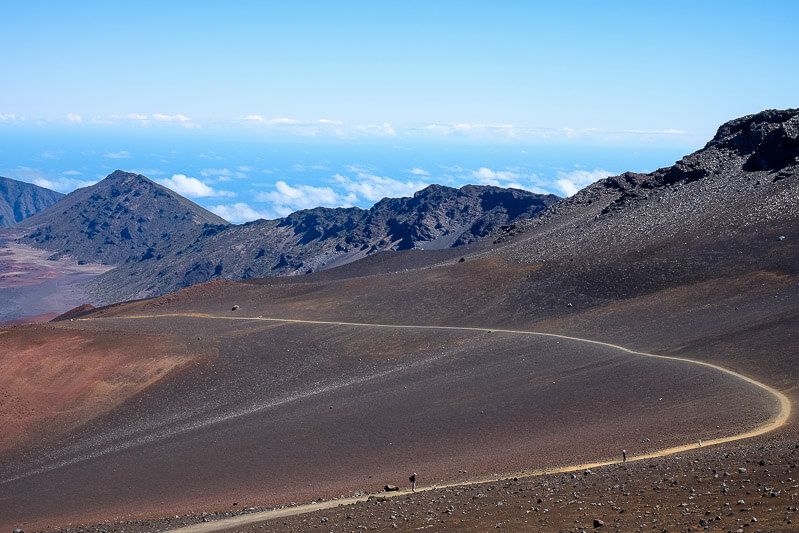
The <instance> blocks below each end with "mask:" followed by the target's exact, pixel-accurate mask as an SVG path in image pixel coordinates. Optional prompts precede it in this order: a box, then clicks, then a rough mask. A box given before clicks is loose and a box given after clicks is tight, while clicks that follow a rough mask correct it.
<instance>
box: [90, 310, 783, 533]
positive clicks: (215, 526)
mask: <svg viewBox="0 0 799 533" xmlns="http://www.w3.org/2000/svg"><path fill="white" fill-rule="evenodd" d="M170 317H171V318H180V317H183V318H200V319H206V320H240V321H265V322H279V323H290V324H320V325H333V326H354V327H370V328H393V329H429V330H454V331H478V332H486V333H491V332H494V333H507V334H513V335H531V336H540V337H554V338H559V339H568V340H572V341H578V342H584V343H587V344H595V345H599V346H606V347H609V348H613V349H616V350H619V351H622V352H624V353H628V354H630V355H634V356H639V357H650V358H654V359H666V360H672V361H680V362H683V363H689V364H694V365H698V366H702V367H705V368H711V369H713V370H715V371H718V372H721V373H723V374H727V375H729V376H732V377H734V378H736V379H739V380H741V381H743V382H745V383H748V384H750V385H752V386H754V387H757V388H760V389H762V390H764V391H766V392H768V393H769V394H770V395H771V396H772V397H773V398H774V399H775V400H776V401H777V403H778V405H779V409H778V411H777V412H776V413H775V414H774V415H773V416H772V417H771V418H770V419H768V420H767V421H766V422H764V423H763V424H761V425H759V426H757V427H755V428H753V429H750V430H748V431H745V432H743V433H737V434H735V435H730V436H727V437H719V438H716V439H711V440H707V441H703V442H702V444H701V445H700V444H699V443H698V442H692V443H689V444H684V445H681V446H672V447H670V448H665V449H662V450H658V451H654V452H651V453H647V454H640V455H634V456H628V458H627V461H628V462H632V461H643V460H647V459H654V458H658V457H666V456H668V455H674V454H678V453H682V452H687V451H690V450H695V449H697V448H699V447H700V446H701V447H703V448H706V447H708V446H714V445H718V444H723V443H727V442H734V441H739V440H744V439H749V438H752V437H757V436H759V435H763V434H765V433H769V432H771V431H774V430H775V429H778V428H780V427H782V426H784V425H785V424H786V422H787V421H788V418H789V417H790V414H791V400H790V399H789V398H788V397H787V396H786V395H785V394H783V393H782V392H780V391H778V390H777V389H775V388H773V387H771V386H769V385H767V384H765V383H762V382H760V381H757V380H755V379H753V378H750V377H749V376H745V375H743V374H740V373H738V372H735V371H733V370H730V369H728V368H724V367H722V366H719V365H714V364H713V363H707V362H704V361H696V360H693V359H688V358H685V357H675V356H671V355H657V354H652V353H646V352H638V351H635V350H631V349H629V348H625V347H624V346H619V345H617V344H611V343H608V342H601V341H595V340H590V339H582V338H579V337H570V336H568V335H559V334H557V333H541V332H536V331H525V330H516V329H499V328H481V327H469V326H429V325H402V324H400V325H397V324H370V323H364V322H338V321H328V320H300V319H291V318H264V317H243V316H218V315H209V314H204V313H168V314H154V315H131V316H122V317H108V318H85V319H79V320H86V321H90V320H143V319H154V318H170ZM620 463H622V461H621V460H619V459H606V460H600V461H596V462H593V463H585V464H577V465H565V466H558V467H553V468H549V469H542V470H528V471H524V472H518V473H516V474H506V475H504V476H502V477H488V478H483V479H472V480H468V481H458V482H456V483H450V484H439V485H431V486H426V487H420V488H417V489H416V492H426V491H430V490H435V489H442V488H450V487H459V486H466V485H477V484H481V483H490V482H494V481H502V480H504V479H511V478H514V477H515V478H529V477H534V476H542V475H545V474H560V473H567V472H574V471H580V470H585V469H588V468H598V467H601V466H608V465H614V464H620ZM408 493H409V491H399V492H393V493H386V494H383V493H381V494H380V495H379V496H375V495H373V496H372V497H380V498H394V497H397V496H405V495H407V494H408ZM368 498H369V497H368V496H361V497H353V498H342V499H338V500H329V501H325V502H316V503H309V504H304V505H296V506H292V507H284V508H279V509H272V510H269V511H262V512H256V513H250V514H246V515H239V516H234V517H231V518H225V519H222V520H215V521H212V522H206V523H201V524H194V525H190V526H186V527H183V528H179V529H175V530H173V532H174V533H205V532H209V531H221V530H225V529H234V528H236V527H240V526H244V525H247V524H253V523H257V522H263V521H266V520H273V519H277V518H283V517H287V516H294V515H299V514H305V513H312V512H314V511H320V510H324V509H331V508H334V507H339V506H343V505H352V504H355V503H358V502H362V501H367V500H368Z"/></svg>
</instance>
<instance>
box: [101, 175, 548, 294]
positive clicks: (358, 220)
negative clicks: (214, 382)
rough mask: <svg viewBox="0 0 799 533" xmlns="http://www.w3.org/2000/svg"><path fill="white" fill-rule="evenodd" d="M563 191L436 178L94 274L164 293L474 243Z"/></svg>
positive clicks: (218, 231) (212, 236) (111, 288)
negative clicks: (366, 203)
mask: <svg viewBox="0 0 799 533" xmlns="http://www.w3.org/2000/svg"><path fill="white" fill-rule="evenodd" d="M558 199H559V198H558V197H557V196H553V195H540V194H535V193H531V192H528V191H522V190H515V189H502V188H499V187H489V186H474V185H467V186H465V187H462V188H460V189H454V188H451V187H444V186H441V185H431V186H429V187H427V188H425V189H424V190H421V191H419V192H417V193H416V194H414V195H413V196H412V197H408V198H385V199H383V200H381V201H379V202H378V203H376V204H375V205H374V206H373V207H372V208H371V209H361V208H358V207H351V208H335V209H330V208H322V207H318V208H315V209H307V210H303V211H298V212H296V213H292V214H290V215H288V216H287V217H285V218H282V219H278V220H258V221H255V222H250V223H247V224H244V225H240V226H232V225H231V226H208V227H206V229H205V230H204V231H202V232H201V233H200V234H199V236H197V238H196V239H195V240H194V241H192V242H190V243H188V244H187V245H186V246H185V247H172V248H171V249H170V251H169V252H168V253H163V252H162V253H161V254H159V255H160V256H156V258H155V259H154V260H153V261H149V262H136V261H128V262H127V263H125V264H123V265H121V266H120V267H119V268H117V269H114V270H113V271H111V272H109V273H107V274H105V275H103V276H101V277H100V278H98V279H97V280H96V282H95V286H96V287H97V292H98V294H100V295H101V296H104V297H106V298H107V299H108V300H121V299H125V298H130V297H144V296H151V295H155V294H162V293H165V292H169V291H172V290H175V289H178V288H181V287H186V286H189V285H193V284H195V283H200V282H203V281H207V280H210V279H216V278H226V279H250V278H257V277H267V276H276V275H292V274H304V273H307V272H314V271H318V270H322V269H326V268H330V267H333V266H338V265H342V264H345V263H348V262H351V261H354V260H356V259H360V258H362V257H366V256H368V255H371V254H374V253H376V252H379V251H384V250H408V249H413V248H419V249H441V248H450V247H453V246H459V245H462V244H466V243H471V242H474V241H477V240H479V239H480V238H482V237H484V236H486V235H488V234H490V233H492V232H494V231H496V230H497V229H498V228H499V227H500V226H502V225H506V224H508V223H509V222H516V221H518V220H526V219H528V218H530V217H533V216H535V215H536V213H538V212H540V211H542V210H543V209H545V208H546V207H547V206H549V205H551V204H553V203H555V202H556V201H557V200H558Z"/></svg>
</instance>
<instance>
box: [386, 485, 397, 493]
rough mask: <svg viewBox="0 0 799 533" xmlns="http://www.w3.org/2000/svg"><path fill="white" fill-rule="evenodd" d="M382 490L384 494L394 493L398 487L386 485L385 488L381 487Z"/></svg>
mask: <svg viewBox="0 0 799 533" xmlns="http://www.w3.org/2000/svg"><path fill="white" fill-rule="evenodd" d="M383 490H384V491H386V492H394V491H398V490H399V487H397V486H396V485H386V486H385V487H383Z"/></svg>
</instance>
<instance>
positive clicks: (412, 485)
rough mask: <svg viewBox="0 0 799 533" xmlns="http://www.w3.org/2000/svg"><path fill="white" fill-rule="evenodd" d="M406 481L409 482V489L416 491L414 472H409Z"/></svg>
mask: <svg viewBox="0 0 799 533" xmlns="http://www.w3.org/2000/svg"><path fill="white" fill-rule="evenodd" d="M408 481H410V482H411V491H412V492H416V472H414V473H413V474H411V477H409V478H408Z"/></svg>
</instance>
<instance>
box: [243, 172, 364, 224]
mask: <svg viewBox="0 0 799 533" xmlns="http://www.w3.org/2000/svg"><path fill="white" fill-rule="evenodd" d="M255 199H256V200H258V201H259V202H268V203H269V204H271V208H272V210H273V211H274V212H275V213H277V214H279V215H281V216H286V215H288V214H289V213H292V212H294V211H297V210H300V209H310V208H313V207H320V206H321V207H342V206H350V205H352V204H353V202H355V200H356V197H355V195H353V194H346V195H342V194H339V193H337V192H336V191H334V190H333V189H332V188H331V187H314V186H312V185H289V184H288V183H286V182H285V181H283V180H280V181H277V182H276V183H275V189H274V190H272V191H266V192H260V193H258V194H257V195H256V197H255Z"/></svg>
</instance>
